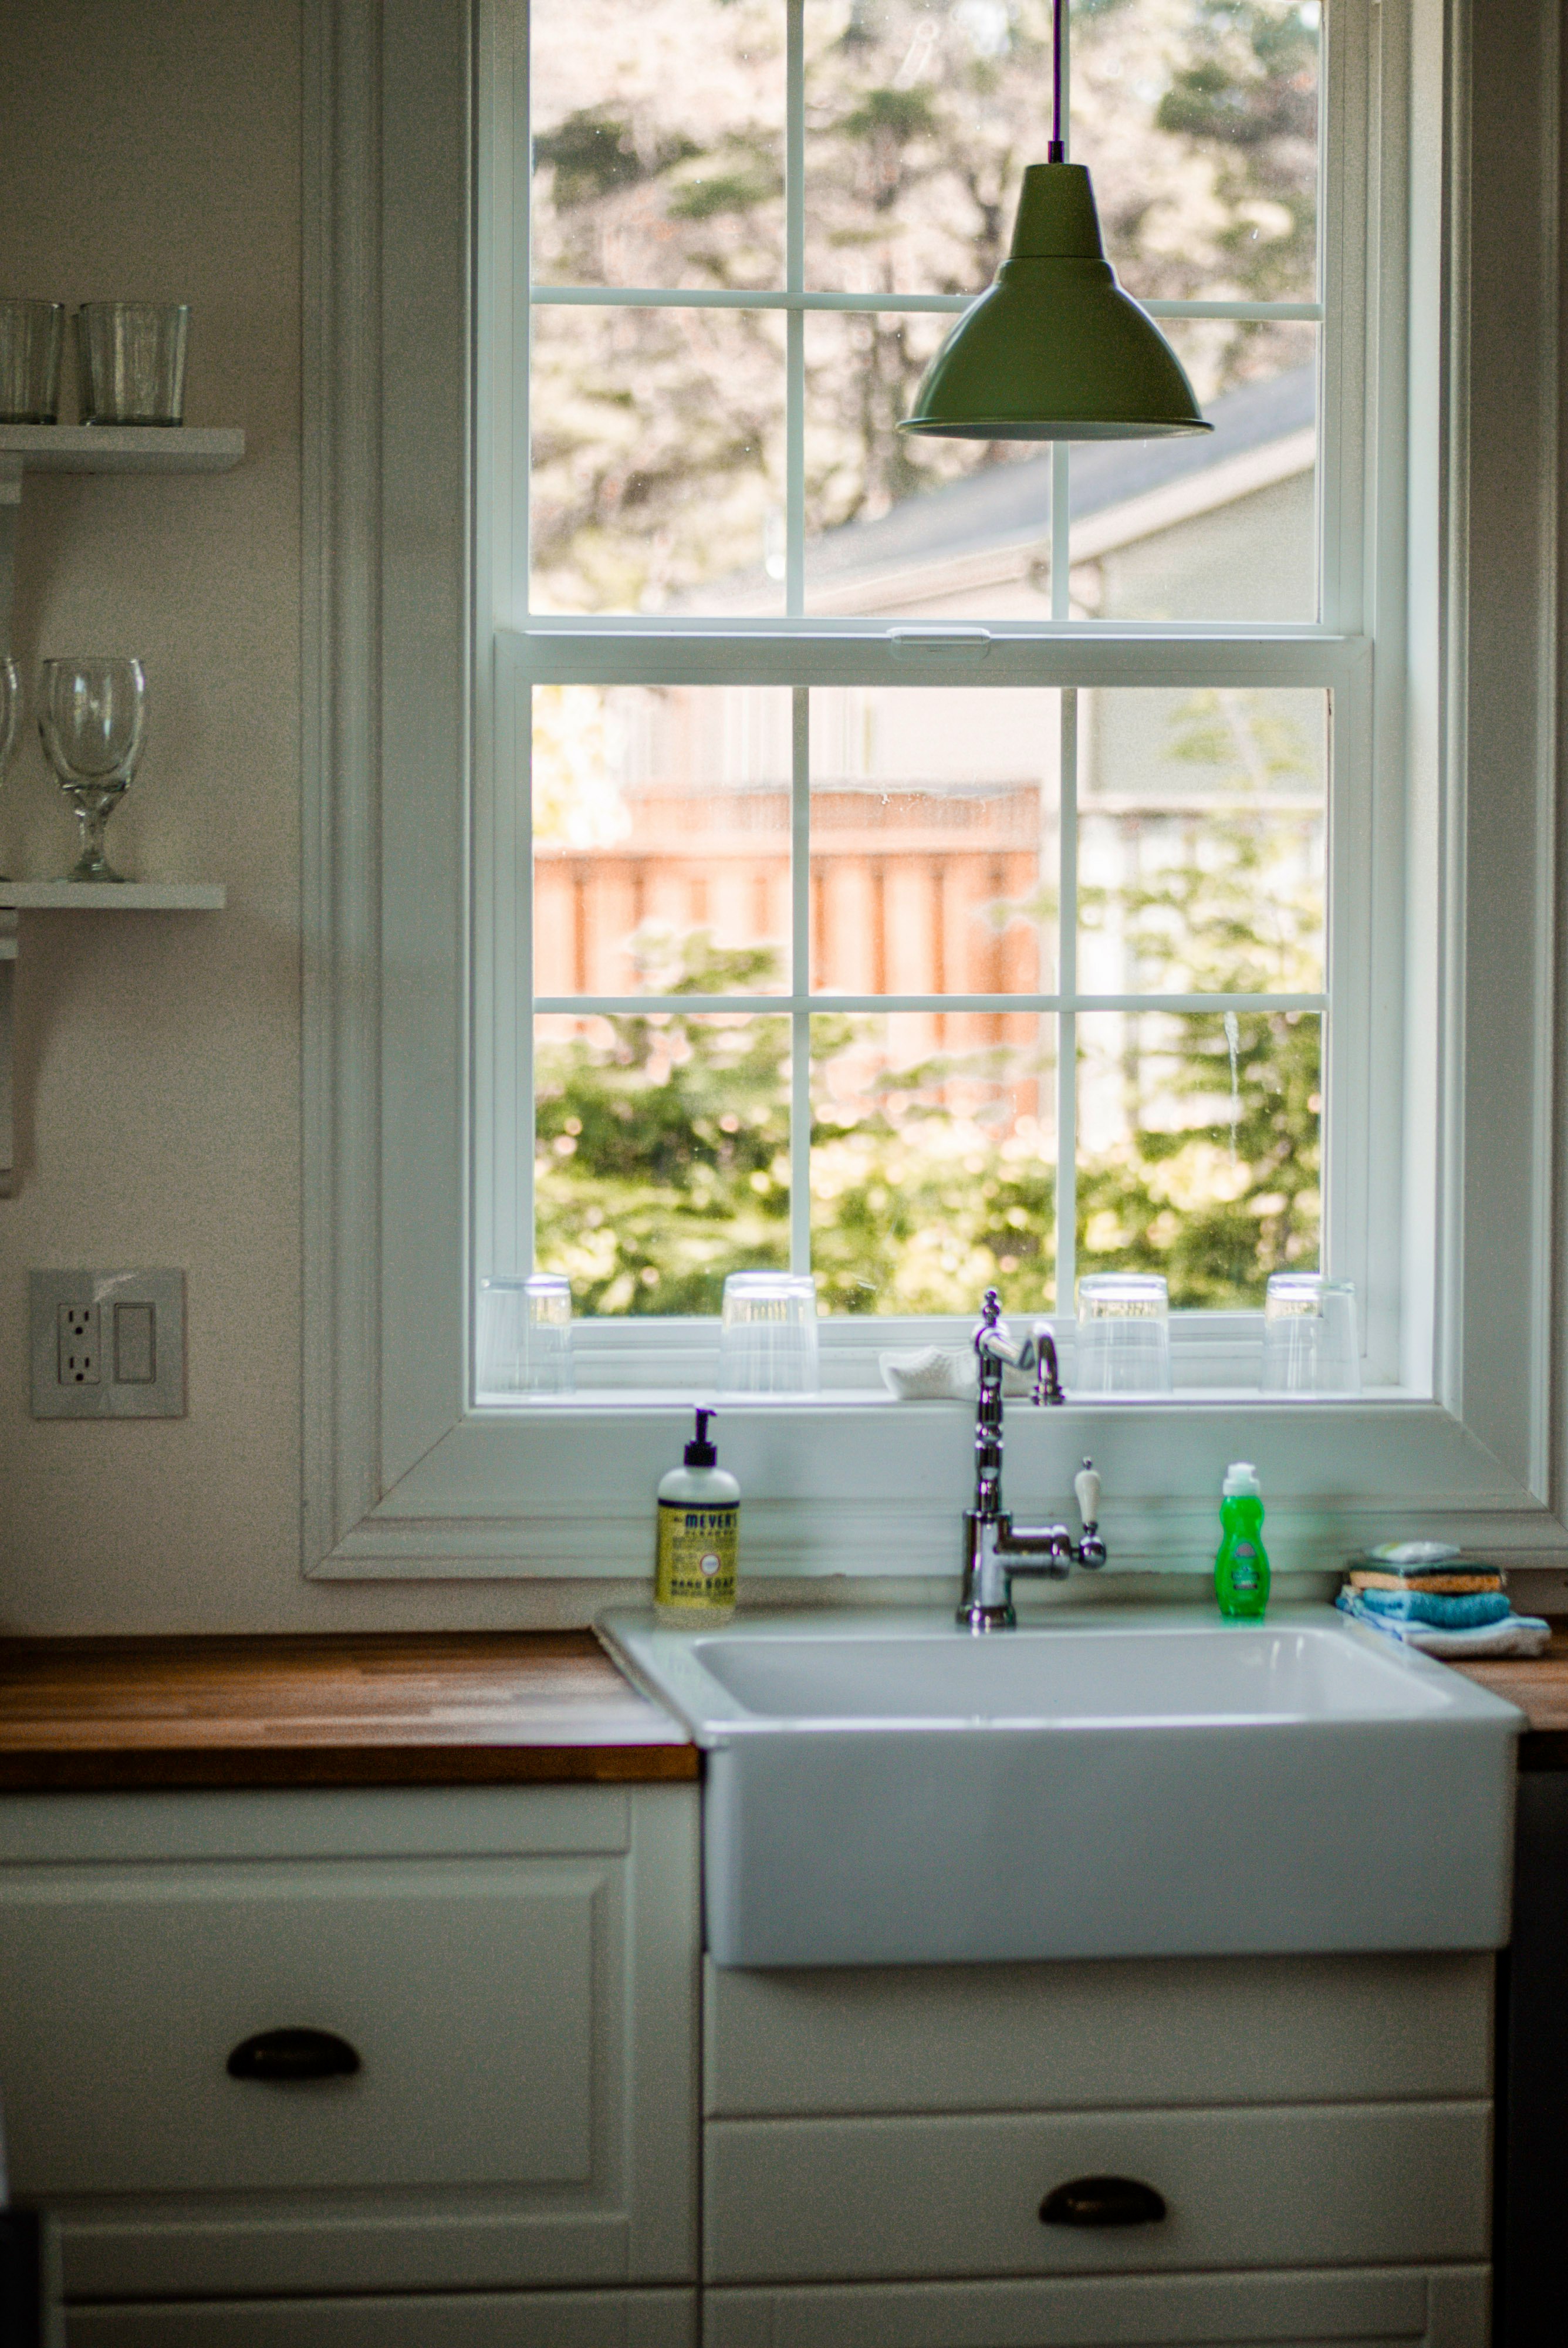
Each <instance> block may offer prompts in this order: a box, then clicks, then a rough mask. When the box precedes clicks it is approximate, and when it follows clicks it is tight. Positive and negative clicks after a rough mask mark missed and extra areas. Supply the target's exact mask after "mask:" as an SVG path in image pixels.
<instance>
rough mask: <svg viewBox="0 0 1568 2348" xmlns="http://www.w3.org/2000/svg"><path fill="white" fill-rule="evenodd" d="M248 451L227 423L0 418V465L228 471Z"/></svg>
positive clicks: (49, 469)
mask: <svg viewBox="0 0 1568 2348" xmlns="http://www.w3.org/2000/svg"><path fill="white" fill-rule="evenodd" d="M244 454H245V435H244V434H243V432H241V431H237V430H235V429H233V428H232V427H229V426H227V425H223V426H210V425H200V424H167V425H165V424H0V466H5V467H6V469H8V470H9V469H13V468H18V467H19V468H20V469H22V470H24V471H26V472H29V473H226V472H228V471H229V470H230V469H231V467H233V466H235V465H237V464H238V463H239V462H240V459H241V457H243V455H244ZM7 460H8V462H7Z"/></svg>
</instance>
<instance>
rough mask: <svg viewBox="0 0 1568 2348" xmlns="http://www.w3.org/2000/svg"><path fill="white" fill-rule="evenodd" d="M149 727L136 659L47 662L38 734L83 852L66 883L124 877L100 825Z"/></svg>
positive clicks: (121, 791)
mask: <svg viewBox="0 0 1568 2348" xmlns="http://www.w3.org/2000/svg"><path fill="white" fill-rule="evenodd" d="M146 724H147V678H146V675H145V674H144V673H143V670H142V665H141V663H140V662H139V661H138V660H47V661H46V662H45V663H44V669H43V684H42V690H41V693H40V696H39V706H38V731H39V733H40V734H41V735H42V736H43V737H44V748H45V751H46V754H47V756H48V760H49V764H50V766H51V767H53V768H54V770H55V772H56V775H57V776H58V777H59V778H60V787H61V788H62V789H63V790H64V791H66V792H67V794H68V795H69V797H70V798H73V799H74V800H75V801H76V808H77V823H78V824H79V825H80V827H81V852H80V854H79V855H78V856H77V860H76V862H75V864H73V865H72V867H71V869H70V870H69V872H67V875H66V878H67V880H124V878H125V875H124V873H123V872H117V871H116V870H115V869H114V867H113V866H112V865H111V864H110V863H109V861H108V858H107V857H106V856H105V854H104V826H105V825H106V824H107V823H108V819H109V817H110V816H111V815H112V814H113V813H114V810H115V808H117V807H118V804H119V802H120V800H121V799H122V798H123V797H124V796H125V793H126V792H127V791H128V789H129V788H130V780H131V777H132V776H133V775H134V774H135V772H136V767H137V760H138V758H139V757H140V756H141V737H142V733H143V730H144V728H145V726H146Z"/></svg>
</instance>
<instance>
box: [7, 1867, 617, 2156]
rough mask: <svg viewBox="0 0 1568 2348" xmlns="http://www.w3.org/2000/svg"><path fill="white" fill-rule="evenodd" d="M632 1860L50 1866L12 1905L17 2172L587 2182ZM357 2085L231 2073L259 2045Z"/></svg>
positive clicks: (10, 2075) (10, 1888)
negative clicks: (311, 2047) (323, 2056)
mask: <svg viewBox="0 0 1568 2348" xmlns="http://www.w3.org/2000/svg"><path fill="white" fill-rule="evenodd" d="M619 1906H620V1869H619V1867H618V1865H617V1863H616V1862H614V1861H610V1860H601V1859H583V1860H580V1861H571V1860H560V1859H556V1860H548V1861H542V1862H541V1861H535V1860H527V1859H521V1860H499V1861H497V1860H491V1861H485V1860H477V1859H474V1860H464V1861H442V1860H410V1861H371V1862H368V1863H358V1862H347V1863H341V1862H340V1863H333V1862H315V1863H306V1864H303V1865H297V1866H290V1865H279V1864H277V1863H264V1864H261V1865H258V1866H252V1867H224V1866H219V1867H208V1868H163V1867H156V1866H138V1867H128V1868H122V1869H114V1870H112V1871H111V1870H108V1869H80V1870H77V1869H49V1870H47V1871H40V1873H39V1874H38V1875H37V1876H36V1877H35V1878H33V1879H31V1880H24V1881H18V1880H16V1879H15V1878H13V1879H11V1880H10V1881H9V1882H8V1883H7V1884H6V1885H5V1890H4V1892H3V1893H0V1952H3V1962H4V1970H5V1973H6V1975H7V1976H8V1978H9V1979H11V1980H12V1981H14V1982H20V1983H22V1984H24V1985H25V1991H24V1994H23V1995H22V1997H21V1998H20V1999H19V2000H15V2001H13V2000H10V1999H7V2000H6V2002H5V2005H6V2009H7V2010H6V2011H4V2012H0V2077H3V2078H4V2079H5V2096H6V2106H7V2116H8V2119H9V2122H10V2130H11V2147H12V2161H13V2166H14V2174H15V2178H16V2181H17V2183H18V2185H19V2186H20V2187H21V2188H22V2189H23V2190H24V2191H26V2193H27V2194H29V2195H30V2196H32V2197H34V2198H35V2199H53V2198H56V2197H58V2196H60V2195H65V2194H106V2193H130V2192H134V2193H138V2194H146V2193H178V2192H183V2191H194V2190H198V2189H201V2190H206V2191H231V2192H232V2191H244V2190H252V2191H253V2190H258V2189H263V2190H264V2189H267V2188H272V2189H277V2190H284V2189H287V2190H290V2191H293V2192H298V2191H300V2190H301V2189H302V2188H309V2187H325V2186H367V2185H368V2186H377V2185H425V2186H429V2185H456V2184H465V2185H486V2184H503V2183H505V2184H518V2183H526V2184H529V2185H536V2186H557V2187H559V2186H569V2185H572V2184H577V2183H580V2182H581V2181H583V2180H584V2179H586V2178H587V2177H588V2175H589V2170H590V2168H591V2165H592V2153H593V2146H592V2132H593V2131H592V2120H593V2079H592V2071H591V2033H592V2015H593V2006H594V1997H595V1975H596V1968H597V1969H602V1968H604V1967H606V1966H608V1965H610V1964H612V1963H613V1961H614V1953H615V1952H614V1943H615V1941H616V1940H617V1938H618V1933H619ZM299 2027H305V2028H310V2029H313V2030H318V2031H325V2032H331V2033H333V2034H334V2035H336V2036H338V2037H341V2038H343V2039H344V2040H346V2041H348V2042H349V2044H351V2045H352V2046H353V2047H354V2050H355V2052H356V2053H357V2054H358V2055H359V2057H360V2061H361V2065H362V2067H361V2069H360V2070H359V2071H358V2072H357V2073H356V2074H355V2075H354V2076H353V2077H348V2078H333V2079H327V2080H323V2081H320V2082H315V2083H313V2084H310V2085H273V2084H261V2083H259V2082H257V2081H255V2080H239V2079H234V2078H231V2077H230V2075H229V2074H228V2071H227V2068H226V2065H227V2062H228V2059H229V2056H230V2055H231V2051H232V2050H233V2049H234V2048H236V2047H237V2046H239V2045H240V2044H241V2042H243V2041H244V2040H247V2039H249V2038H251V2036H252V2035H254V2034H258V2033H261V2032H266V2031H272V2030H279V2029H285V2028H299Z"/></svg>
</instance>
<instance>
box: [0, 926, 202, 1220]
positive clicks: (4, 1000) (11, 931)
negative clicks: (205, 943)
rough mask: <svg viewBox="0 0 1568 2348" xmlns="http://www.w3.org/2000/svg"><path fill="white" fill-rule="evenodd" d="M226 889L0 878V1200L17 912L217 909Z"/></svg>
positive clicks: (11, 1146)
mask: <svg viewBox="0 0 1568 2348" xmlns="http://www.w3.org/2000/svg"><path fill="white" fill-rule="evenodd" d="M228 901H229V892H228V891H227V890H226V889H225V888H224V887H223V885H222V883H221V881H218V880H0V1199H9V1198H11V1197H12V1196H13V1195H14V1194H15V1187H16V1186H15V1163H16V1138H15V1112H14V1107H13V1093H12V1084H11V1045H12V1038H13V1035H14V1034H15V1006H14V1003H13V995H14V992H15V978H16V949H17V946H18V944H19V943H20V940H21V926H22V925H21V920H20V916H21V915H22V914H23V913H27V912H34V913H44V912H49V913H220V912H221V911H222V910H223V908H224V906H225V905H226V904H227V903H228Z"/></svg>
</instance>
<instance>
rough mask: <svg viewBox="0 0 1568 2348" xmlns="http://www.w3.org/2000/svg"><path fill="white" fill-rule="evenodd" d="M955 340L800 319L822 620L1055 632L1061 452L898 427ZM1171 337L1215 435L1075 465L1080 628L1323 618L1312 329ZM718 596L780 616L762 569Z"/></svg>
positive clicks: (813, 580) (1213, 324) (1196, 324)
mask: <svg viewBox="0 0 1568 2348" xmlns="http://www.w3.org/2000/svg"><path fill="white" fill-rule="evenodd" d="M948 324H949V321H948V319H947V318H945V317H941V316H936V315H930V314H919V315H915V316H912V317H900V316H899V315H898V314H897V313H896V312H886V311H885V312H877V313H866V314H835V315H814V316H808V317H807V319H806V321H805V371H806V386H805V389H806V406H805V427H806V428H805V473H806V480H805V487H806V502H805V520H806V547H805V602H806V609H807V611H808V612H813V613H855V614H857V615H860V614H863V615H866V616H867V617H876V618H883V619H895V618H907V617H911V616H912V617H915V618H917V619H921V620H942V619H967V620H1026V621H1030V620H1032V621H1039V620H1043V619H1049V618H1050V510H1051V452H1050V449H1049V448H1043V449H1042V448H1038V447H1035V446H1032V445H1031V444H1030V443H1029V442H1014V443H1012V444H1010V445H1009V444H1007V443H998V444H994V445H992V444H987V443H983V442H975V441H966V440H939V439H938V440H916V441H914V442H911V441H909V440H907V439H906V438H901V437H900V435H899V433H898V431H897V422H898V418H899V417H901V416H904V415H907V413H908V409H909V404H910V402H911V401H912V399H913V397H914V394H915V388H916V386H917V383H918V381H919V378H920V375H921V373H922V370H923V368H924V366H925V363H926V360H927V357H928V356H929V355H930V354H931V352H932V351H934V350H935V349H936V348H937V346H938V345H939V343H940V341H941V339H942V336H943V335H944V334H945V333H946V331H947V328H948ZM1161 325H1162V331H1163V332H1164V333H1166V334H1167V335H1169V338H1170V340H1171V342H1172V343H1173V345H1174V347H1175V349H1176V351H1177V353H1178V355H1180V357H1181V359H1182V362H1183V364H1184V366H1186V368H1187V369H1188V372H1189V374H1190V375H1191V376H1192V378H1193V383H1194V389H1195V390H1196V391H1197V394H1198V396H1199V399H1200V401H1201V402H1202V404H1203V407H1204V414H1205V416H1206V417H1208V419H1209V421H1210V422H1211V423H1212V424H1213V425H1214V431H1213V432H1212V433H1207V434H1204V436H1203V437H1202V438H1198V437H1195V436H1194V438H1172V439H1167V440H1132V441H1128V440H1121V441H1117V440H1107V441H1100V442H1095V443H1080V444H1079V445H1077V446H1075V447H1074V448H1072V450H1071V490H1070V500H1071V516H1072V541H1071V544H1072V571H1071V608H1072V611H1073V612H1074V613H1076V614H1077V615H1079V616H1081V617H1086V618H1090V619H1115V620H1174V621H1187V620H1237V621H1243V622H1249V623H1251V622H1260V623H1261V622H1267V621H1286V620H1312V619H1315V618H1316V617H1317V472H1316V467H1317V327H1316V326H1313V325H1311V324H1301V323H1299V322H1295V321H1289V320H1286V321H1284V322H1270V323H1268V324H1248V323H1245V322H1244V323H1240V324H1238V323H1237V322H1236V321H1235V320H1233V319H1191V318H1166V319H1163V320H1162V322H1161ZM721 592H723V597H724V602H725V608H726V609H728V610H732V611H733V612H735V613H750V612H755V611H764V610H766V609H767V608H769V593H770V582H769V581H768V578H767V575H766V572H765V570H764V567H763V566H762V564H761V563H760V562H759V563H758V564H757V566H756V567H755V568H754V570H753V572H752V573H751V574H750V576H749V577H748V578H746V579H743V580H737V581H735V582H733V585H726V587H725V588H724V589H723V590H722V591H721Z"/></svg>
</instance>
